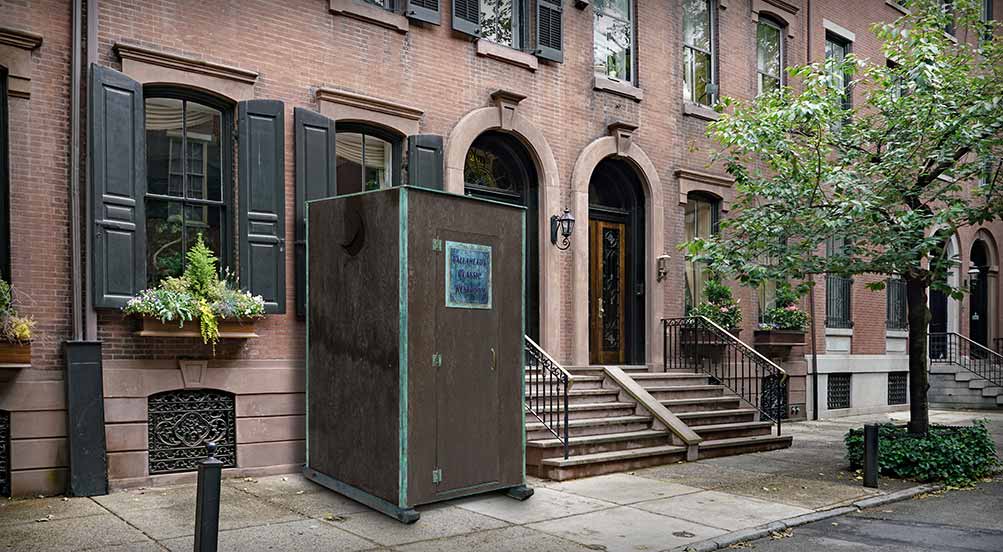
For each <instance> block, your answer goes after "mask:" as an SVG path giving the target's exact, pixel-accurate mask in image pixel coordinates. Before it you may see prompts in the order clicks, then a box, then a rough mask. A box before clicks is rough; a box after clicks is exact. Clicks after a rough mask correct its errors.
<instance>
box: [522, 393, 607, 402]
mask: <svg viewBox="0 0 1003 552" xmlns="http://www.w3.org/2000/svg"><path fill="white" fill-rule="evenodd" d="M618 396H619V393H616V392H613V393H603V394H602V395H591V394H589V395H568V404H595V403H609V402H616V401H617V397H618ZM533 399H534V397H533V396H531V395H527V396H526V401H527V402H531V401H532V400H533ZM540 400H541V401H544V400H552V401H554V402H559V401H558V400H563V397H562V396H558V397H557V398H549V399H548V398H547V397H540Z"/></svg>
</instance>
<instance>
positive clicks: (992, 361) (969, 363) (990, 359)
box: [929, 332, 1003, 387]
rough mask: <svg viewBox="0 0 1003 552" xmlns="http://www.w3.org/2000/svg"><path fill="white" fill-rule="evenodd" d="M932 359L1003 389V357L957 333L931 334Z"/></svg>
mask: <svg viewBox="0 0 1003 552" xmlns="http://www.w3.org/2000/svg"><path fill="white" fill-rule="evenodd" d="M929 339H930V341H929V344H930V358H931V359H933V360H935V361H938V362H946V363H951V364H954V365H957V366H960V367H962V368H964V369H966V370H968V371H969V372H972V373H973V374H975V375H977V376H979V377H980V378H982V379H984V380H986V381H988V382H990V383H992V384H993V385H996V386H999V387H1003V355H1001V354H1000V353H997V352H996V351H993V350H992V349H989V348H988V347H985V346H983V345H981V344H979V343H976V342H974V341H972V340H971V339H968V338H967V337H965V336H963V335H961V334H959V333H956V332H938V333H931V334H930V338H929Z"/></svg>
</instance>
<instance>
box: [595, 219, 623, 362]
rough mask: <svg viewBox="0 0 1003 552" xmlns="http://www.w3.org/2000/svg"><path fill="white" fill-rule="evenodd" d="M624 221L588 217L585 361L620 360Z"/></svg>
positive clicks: (621, 351)
mask: <svg viewBox="0 0 1003 552" xmlns="http://www.w3.org/2000/svg"><path fill="white" fill-rule="evenodd" d="M629 243H630V242H629V241H628V236H627V225H626V224H624V223H622V222H610V221H605V220H595V219H592V220H589V362H590V363H591V364H624V363H625V362H626V360H627V339H626V336H625V335H624V330H625V329H626V324H625V308H624V307H625V303H626V301H627V292H628V282H627V254H626V250H627V244H629Z"/></svg>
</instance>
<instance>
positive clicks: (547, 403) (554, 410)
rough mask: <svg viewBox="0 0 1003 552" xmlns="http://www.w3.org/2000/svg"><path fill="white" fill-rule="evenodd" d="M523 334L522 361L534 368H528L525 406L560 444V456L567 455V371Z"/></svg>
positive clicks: (568, 386)
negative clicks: (561, 450) (523, 352)
mask: <svg viewBox="0 0 1003 552" xmlns="http://www.w3.org/2000/svg"><path fill="white" fill-rule="evenodd" d="M524 337H525V362H526V363H527V366H529V367H534V368H538V370H532V371H529V373H528V375H527V378H528V379H527V380H526V381H524V382H523V385H524V386H525V387H526V395H525V405H526V410H527V411H529V413H530V414H532V415H533V416H535V417H536V419H537V420H540V423H542V424H543V427H545V428H547V429H548V430H549V431H550V432H551V433H553V434H554V437H557V439H558V440H559V441H561V444H562V445H563V446H564V458H565V459H567V458H568V390H569V389H570V388H571V382H572V379H571V372H568V371H567V370H566V369H565V368H564V367H563V366H561V365H560V364H559V363H558V362H557V361H556V360H554V359H553V357H551V356H550V355H549V354H547V351H544V350H543V347H540V346H539V345H537V343H536V342H535V341H533V340H532V339H530V337H529V336H528V335H527V336H524Z"/></svg>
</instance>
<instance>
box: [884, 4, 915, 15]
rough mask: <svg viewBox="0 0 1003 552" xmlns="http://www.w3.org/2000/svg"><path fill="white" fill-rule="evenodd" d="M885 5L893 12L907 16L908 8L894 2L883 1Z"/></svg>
mask: <svg viewBox="0 0 1003 552" xmlns="http://www.w3.org/2000/svg"><path fill="white" fill-rule="evenodd" d="M885 4H887V5H889V6H891V7H892V9H894V10H895V11H897V12H899V13H901V14H902V15H909V13H910V12H909V8H907V7H905V6H903V5H902V4H900V3H898V2H896V1H895V0H885Z"/></svg>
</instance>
